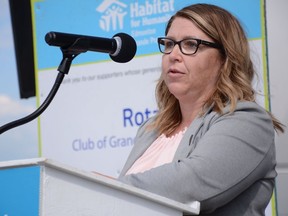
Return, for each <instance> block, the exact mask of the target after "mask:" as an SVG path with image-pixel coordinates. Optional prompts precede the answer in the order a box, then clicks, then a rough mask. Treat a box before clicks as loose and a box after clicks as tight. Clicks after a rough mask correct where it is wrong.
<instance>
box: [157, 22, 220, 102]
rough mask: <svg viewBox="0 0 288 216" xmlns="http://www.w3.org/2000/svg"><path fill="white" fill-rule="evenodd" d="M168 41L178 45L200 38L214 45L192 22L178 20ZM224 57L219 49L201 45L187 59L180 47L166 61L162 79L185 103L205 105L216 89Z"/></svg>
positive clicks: (172, 27) (165, 55)
mask: <svg viewBox="0 0 288 216" xmlns="http://www.w3.org/2000/svg"><path fill="white" fill-rule="evenodd" d="M166 37H169V38H172V39H173V40H175V41H179V40H182V39H184V38H189V37H190V38H191V37H193V38H197V39H202V40H206V41H209V42H213V41H212V39H211V38H209V37H208V36H207V35H206V34H205V33H204V32H203V31H201V30H200V29H199V28H197V27H196V25H194V24H193V23H192V22H191V21H190V20H188V19H185V18H181V17H177V18H175V20H174V21H173V23H172V25H171V27H170V29H169V31H168V33H167V35H166ZM221 64H222V63H221V55H220V52H219V50H218V49H215V48H211V47H209V46H205V45H201V44H200V45H199V48H198V51H197V52H196V53H195V54H193V55H184V54H183V53H182V52H181V51H180V48H179V46H178V45H175V47H174V48H173V51H172V52H171V53H170V54H164V55H163V57H162V76H163V79H164V82H165V83H166V85H167V87H168V89H169V91H170V92H171V93H172V94H173V95H174V96H175V97H176V98H177V99H178V100H179V101H180V103H181V102H185V101H189V102H195V100H198V101H204V100H205V99H206V98H207V97H208V96H209V95H210V94H211V93H212V91H213V90H214V89H215V85H216V81H217V77H218V73H219V68H220V66H221Z"/></svg>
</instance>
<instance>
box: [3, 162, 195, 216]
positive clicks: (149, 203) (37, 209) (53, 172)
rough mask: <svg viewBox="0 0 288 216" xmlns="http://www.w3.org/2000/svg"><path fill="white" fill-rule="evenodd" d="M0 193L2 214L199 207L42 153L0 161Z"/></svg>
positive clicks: (172, 214) (171, 214)
mask: <svg viewBox="0 0 288 216" xmlns="http://www.w3.org/2000/svg"><path fill="white" fill-rule="evenodd" d="M0 193H1V196H0V203H1V208H0V215H5V216H9V215H29V216H34V215H35V216H36V215H40V216H46V215H48V216H59V215H61V216H66V215H67V216H79V215H81V216H82V215H83V216H84V215H85V216H86V215H87V216H90V215H91V216H92V215H93V216H94V215H109V216H110V215H111V216H118V215H119V216H124V215H125V216H129V215H131V216H132V215H133V216H135V215H137V216H147V215H153V216H180V215H196V214H199V211H200V204H199V202H196V201H195V202H193V203H191V205H189V206H188V205H184V204H182V203H178V202H175V201H173V200H170V199H167V198H165V197H161V196H158V195H156V194H153V193H149V192H147V191H144V190H141V189H138V188H135V187H131V186H129V185H126V184H123V183H121V182H119V181H117V180H113V179H110V178H107V177H104V176H99V175H97V174H93V173H90V172H83V171H81V170H77V169H75V168H71V167H68V166H66V165H63V164H59V163H57V162H54V161H51V160H49V159H42V158H40V159H29V160H21V161H7V162H2V163H0ZM2 199H3V200H2Z"/></svg>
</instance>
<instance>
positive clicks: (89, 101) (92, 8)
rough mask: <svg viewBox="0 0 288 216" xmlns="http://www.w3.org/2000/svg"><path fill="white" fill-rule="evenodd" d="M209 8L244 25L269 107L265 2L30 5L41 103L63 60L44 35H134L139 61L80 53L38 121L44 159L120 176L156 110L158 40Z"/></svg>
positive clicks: (113, 0)
mask: <svg viewBox="0 0 288 216" xmlns="http://www.w3.org/2000/svg"><path fill="white" fill-rule="evenodd" d="M199 2H204V3H211V4H215V5H219V6H220V7H223V8H225V9H227V10H228V11H230V12H232V13H233V14H234V15H235V16H236V17H237V18H239V20H240V21H241V23H242V24H243V27H244V29H245V31H246V33H247V36H248V38H249V41H250V45H251V55H252V58H253V61H254V63H255V67H256V70H257V73H258V75H259V77H258V80H255V88H256V90H257V91H258V92H259V93H260V94H259V97H258V98H257V100H258V102H259V103H260V104H262V105H263V106H264V107H267V108H268V104H269V101H268V98H265V97H264V96H263V95H267V92H268V90H267V89H268V87H267V66H266V48H265V40H266V39H265V23H264V21H265V19H264V3H263V1H261V0H252V1H251V0H241V1H236V0H230V1H226V0H210V1H209V0H207V1H196V0H195V1H192V0H191V1H187V0H185V1H184V0H182V1H181V0H179V1H176V0H140V1H135V0H130V1H128V0H127V1H124V0H101V1H96V0H85V1H82V0H74V1H73V2H71V1H70V0H61V1H57V0H41V1H38V0H31V5H32V14H33V22H34V30H35V32H34V38H35V39H36V40H35V53H36V59H35V62H36V65H35V67H36V71H37V75H36V76H37V81H38V83H37V90H38V93H37V95H38V102H39V104H41V103H43V101H44V100H45V98H46V97H47V95H48V93H49V91H50V90H51V88H52V85H53V83H54V80H55V79H56V76H57V67H58V65H59V64H60V62H61V60H62V53H61V50H60V49H59V47H50V46H49V45H47V44H46V43H45V41H44V37H45V35H46V33H48V32H50V31H58V32H64V33H72V34H82V35H90V36H96V37H105V38H112V37H113V36H114V35H115V34H117V33H119V32H124V33H127V34H130V35H131V36H132V37H133V38H134V39H135V40H136V43H137V53H136V57H135V58H134V59H133V60H132V61H130V62H128V63H125V64H121V63H116V62H113V61H112V60H111V59H110V57H109V55H107V54H105V53H96V52H87V53H82V54H80V55H79V56H77V57H76V58H75V59H74V60H73V65H72V67H71V69H70V71H69V74H68V75H66V77H65V79H64V81H63V84H62V85H61V86H60V89H59V91H58V93H57V95H56V97H55V99H54V100H53V102H52V103H51V105H50V106H49V108H48V109H47V110H46V111H45V112H44V113H43V114H42V115H41V117H40V118H39V154H40V155H41V156H44V157H47V158H51V159H55V160H57V161H60V162H63V163H66V164H69V165H72V166H74V167H77V168H80V169H84V170H88V171H97V172H101V173H104V174H107V175H111V176H114V177H116V176H118V175H119V173H120V171H121V169H122V166H123V165H124V163H125V160H126V158H127V156H128V154H129V152H130V150H131V148H132V146H133V144H134V137H135V134H136V131H137V129H138V127H139V125H141V124H142V123H143V122H144V121H145V120H147V119H148V118H149V117H151V116H153V115H154V114H155V113H156V112H157V107H156V103H155V85H156V82H157V79H158V78H159V76H160V73H161V54H160V53H159V51H158V46H157V37H160V36H164V30H165V27H166V23H167V21H168V20H169V18H170V17H171V16H172V15H173V14H174V13H175V12H176V11H177V10H179V9H181V8H182V7H184V6H187V5H190V4H193V3H199Z"/></svg>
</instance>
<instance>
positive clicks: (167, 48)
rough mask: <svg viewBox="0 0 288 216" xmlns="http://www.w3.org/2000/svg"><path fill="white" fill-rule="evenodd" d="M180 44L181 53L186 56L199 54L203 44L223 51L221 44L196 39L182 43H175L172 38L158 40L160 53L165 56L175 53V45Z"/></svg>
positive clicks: (187, 39)
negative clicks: (198, 51) (200, 46)
mask: <svg viewBox="0 0 288 216" xmlns="http://www.w3.org/2000/svg"><path fill="white" fill-rule="evenodd" d="M176 44H178V45H179V47H180V51H181V52H182V53H183V54H184V55H193V54H195V53H196V52H197V50H198V48H199V45H200V44H203V45H205V46H209V47H212V48H216V49H221V50H223V47H222V46H221V45H220V44H217V43H212V42H208V41H205V40H200V39H196V38H185V39H183V40H180V41H175V40H173V39H171V38H167V37H160V38H158V46H159V50H160V52H162V53H164V54H170V53H171V52H172V51H173V48H174V47H175V45H176Z"/></svg>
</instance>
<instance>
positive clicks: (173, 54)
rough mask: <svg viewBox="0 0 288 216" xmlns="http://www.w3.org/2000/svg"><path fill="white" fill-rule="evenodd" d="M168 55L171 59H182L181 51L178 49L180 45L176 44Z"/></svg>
mask: <svg viewBox="0 0 288 216" xmlns="http://www.w3.org/2000/svg"><path fill="white" fill-rule="evenodd" d="M169 57H170V58H171V60H179V59H182V52H181V50H180V46H179V44H176V45H175V46H174V47H173V49H172V52H171V53H170V54H169Z"/></svg>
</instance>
